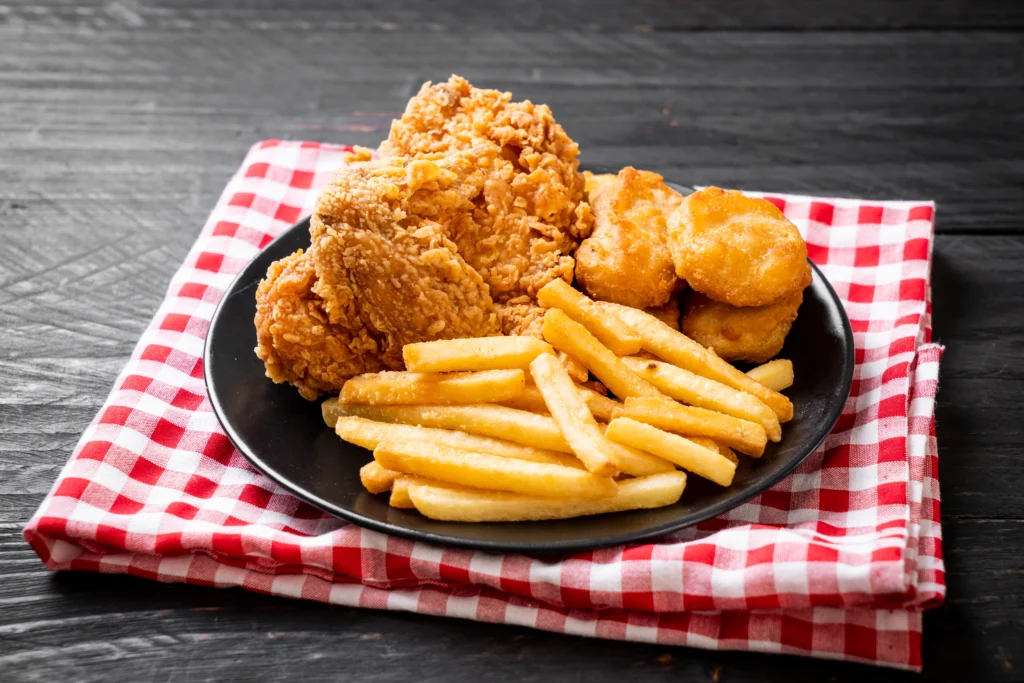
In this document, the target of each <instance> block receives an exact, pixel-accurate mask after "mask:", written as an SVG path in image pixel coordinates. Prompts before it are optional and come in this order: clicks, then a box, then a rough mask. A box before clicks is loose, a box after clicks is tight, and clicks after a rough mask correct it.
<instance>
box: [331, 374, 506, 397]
mask: <svg viewBox="0 0 1024 683" xmlns="http://www.w3.org/2000/svg"><path fill="white" fill-rule="evenodd" d="M525 387H526V375H525V373H524V372H523V371H522V370H484V371H482V372H458V373H452V374H441V373H431V372H375V373H367V374H365V375H358V376H356V377H353V378H352V379H350V380H349V381H347V382H345V386H343V387H342V388H341V396H339V397H338V400H339V402H341V403H356V404H366V405H417V404H423V403H430V404H433V405H451V404H457V405H466V404H472V403H489V402H492V401H504V400H505V399H509V398H512V397H513V396H515V395H517V394H519V393H520V392H521V391H522V390H523V389H524V388H525Z"/></svg>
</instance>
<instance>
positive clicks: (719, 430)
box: [615, 398, 768, 458]
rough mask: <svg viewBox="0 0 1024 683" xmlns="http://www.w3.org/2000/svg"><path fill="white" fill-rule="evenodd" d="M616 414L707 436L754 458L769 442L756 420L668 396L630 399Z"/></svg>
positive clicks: (669, 428)
mask: <svg viewBox="0 0 1024 683" xmlns="http://www.w3.org/2000/svg"><path fill="white" fill-rule="evenodd" d="M615 417H630V418H633V419H634V420H637V421H638V422H646V423H647V424H649V425H652V426H654V427H657V428H658V429H664V430H665V431H667V432H676V433H677V434H681V435H682V436H685V437H695V436H706V437H709V438H711V439H715V440H716V441H719V442H721V443H723V444H725V445H726V446H730V447H732V448H735V449H736V450H738V451H739V452H741V453H746V454H747V455H750V456H753V457H755V458H759V457H761V454H762V453H764V447H765V446H766V445H767V444H768V435H767V433H765V430H764V427H762V426H761V425H759V424H757V423H756V422H751V421H749V420H742V419H740V418H738V417H733V416H732V415H726V414H724V413H720V412H717V411H714V410H708V409H707V408H696V407H694V406H684V405H682V404H680V403H678V402H676V401H673V400H672V399H668V398H627V399H626V404H625V406H624V407H623V408H621V409H620V410H617V411H616V412H615Z"/></svg>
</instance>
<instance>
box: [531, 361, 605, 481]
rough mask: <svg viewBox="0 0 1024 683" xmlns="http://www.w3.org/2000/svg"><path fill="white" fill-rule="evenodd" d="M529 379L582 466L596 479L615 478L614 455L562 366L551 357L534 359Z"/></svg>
mask: <svg viewBox="0 0 1024 683" xmlns="http://www.w3.org/2000/svg"><path fill="white" fill-rule="evenodd" d="M530 375H532V376H533V381H534V383H536V385H537V388H538V389H540V392H541V394H542V395H543V396H544V403H545V404H547V407H548V412H550V413H551V417H552V419H554V421H555V424H556V425H558V428H559V429H560V430H561V431H562V436H563V437H565V440H566V441H567V442H568V443H569V447H570V448H572V451H573V453H575V454H576V457H577V458H579V459H580V461H582V462H583V465H584V466H585V467H586V468H587V469H588V470H590V471H591V472H593V473H594V474H597V475H600V476H604V477H610V476H613V475H615V474H617V473H618V466H617V465H616V459H615V454H614V453H613V452H612V449H611V448H610V447H609V445H608V441H607V440H606V439H605V438H604V436H602V435H601V432H600V430H599V429H598V428H597V421H596V420H595V419H594V416H593V415H592V414H591V412H590V409H589V408H588V407H587V403H586V401H585V400H584V399H583V397H582V396H581V395H580V392H579V390H578V389H577V388H576V385H575V384H573V381H572V378H570V377H569V373H568V372H566V370H565V368H564V367H562V364H561V363H559V362H558V360H557V359H556V358H554V357H553V356H546V355H544V356H537V357H536V358H534V359H533V362H532V363H530Z"/></svg>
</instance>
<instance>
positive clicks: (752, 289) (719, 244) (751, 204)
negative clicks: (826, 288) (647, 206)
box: [668, 187, 811, 306]
mask: <svg viewBox="0 0 1024 683" xmlns="http://www.w3.org/2000/svg"><path fill="white" fill-rule="evenodd" d="M668 245H669V248H670V249H671V252H672V259H673V261H674V262H675V266H676V274H677V275H679V277H681V278H683V279H684V280H686V282H687V283H689V285H690V287H692V288H693V289H695V290H696V291H698V292H702V293H704V294H706V295H707V296H708V297H710V298H711V299H714V300H715V301H720V302H723V303H727V304H730V305H732V306H766V305H768V304H771V303H773V302H775V301H778V300H779V299H781V298H783V297H785V296H787V295H789V294H792V293H794V292H797V291H802V290H803V289H804V287H806V286H807V285H808V284H810V282H811V266H810V264H809V263H808V262H807V245H806V244H805V243H804V240H803V238H802V237H801V236H800V233H799V231H797V229H796V226H795V225H793V224H792V223H791V222H789V220H788V219H787V218H786V217H785V216H784V215H783V214H782V212H781V211H779V209H778V207H776V206H775V205H774V204H772V203H771V202H769V201H767V200H764V199H756V198H754V197H747V196H746V195H744V194H743V193H742V192H738V191H736V190H722V189H719V188H717V187H708V188H705V189H703V190H700V191H698V192H694V193H693V194H691V195H690V196H689V197H687V198H686V199H684V200H683V203H682V204H680V206H679V208H678V209H676V211H675V212H674V213H673V214H672V215H671V216H669V220H668Z"/></svg>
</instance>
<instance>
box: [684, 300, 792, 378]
mask: <svg viewBox="0 0 1024 683" xmlns="http://www.w3.org/2000/svg"><path fill="white" fill-rule="evenodd" d="M803 300H804V293H803V289H799V290H797V291H796V292H793V293H792V294H787V295H786V296H784V297H782V299H780V300H779V301H776V302H773V303H771V304H769V305H767V306H751V307H746V308H737V307H735V306H730V305H729V304H723V303H720V302H718V301H712V300H711V299H709V298H707V297H706V296H704V295H703V294H700V293H698V292H693V293H692V294H691V295H690V298H689V301H688V302H687V309H686V314H685V315H684V316H683V320H682V331H683V334H685V335H686V336H688V337H690V338H691V339H694V340H695V341H697V342H699V343H700V344H702V345H704V346H706V347H708V348H710V349H713V350H714V352H715V353H717V354H718V355H719V356H721V357H722V358H724V359H725V360H728V361H734V360H746V361H750V362H752V363H763V362H764V361H766V360H769V359H771V358H774V357H775V356H776V355H777V354H778V353H779V351H781V350H782V345H783V344H784V343H785V341H786V335H787V334H789V330H790V328H791V327H792V326H793V321H794V320H796V315H797V309H799V308H800V304H801V303H803Z"/></svg>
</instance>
